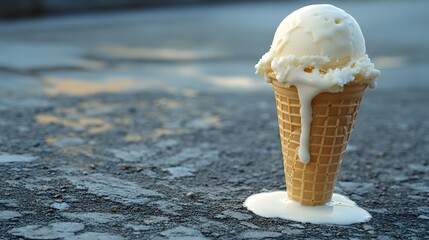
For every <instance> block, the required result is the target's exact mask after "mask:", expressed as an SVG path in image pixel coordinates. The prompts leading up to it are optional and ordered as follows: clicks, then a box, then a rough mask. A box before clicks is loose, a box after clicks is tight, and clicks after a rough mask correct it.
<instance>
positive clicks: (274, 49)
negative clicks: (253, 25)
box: [256, 4, 379, 92]
mask: <svg viewBox="0 0 429 240" xmlns="http://www.w3.org/2000/svg"><path fill="white" fill-rule="evenodd" d="M365 52H366V49H365V39H364V37H363V34H362V31H361V29H360V27H359V24H358V23H357V22H356V20H355V19H354V18H353V17H352V16H351V15H349V14H348V13H346V12H345V11H344V10H342V9H340V8H337V7H335V6H332V5H329V4H318V5H309V6H306V7H303V8H300V9H298V10H296V11H295V12H293V13H291V14H290V15H289V16H287V17H286V18H285V19H284V20H283V21H282V22H281V23H280V25H279V27H278V28H277V31H276V33H275V35H274V40H273V42H272V45H271V48H270V51H268V52H267V53H266V54H265V55H264V56H263V57H262V58H261V60H260V61H259V62H258V64H257V65H256V69H257V73H259V74H260V75H263V76H264V77H265V79H266V80H267V81H272V80H273V78H275V79H276V80H278V81H280V82H285V83H286V84H291V85H296V83H297V82H307V83H308V84H312V83H313V84H316V85H319V86H317V87H318V88H320V89H321V90H322V91H331V92H336V91H339V90H341V88H342V86H343V85H344V84H346V83H348V82H350V81H353V80H355V79H357V78H359V79H360V80H361V81H365V82H367V83H368V84H369V85H370V86H374V85H375V78H376V77H378V75H379V71H378V70H376V69H375V68H374V65H373V64H372V63H371V61H370V60H369V58H368V56H367V55H366V54H365ZM273 75H274V76H273ZM358 75H359V77H356V76H358Z"/></svg>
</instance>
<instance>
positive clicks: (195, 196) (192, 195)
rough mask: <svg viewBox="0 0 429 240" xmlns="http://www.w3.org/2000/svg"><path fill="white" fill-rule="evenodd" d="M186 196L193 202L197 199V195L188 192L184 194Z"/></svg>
mask: <svg viewBox="0 0 429 240" xmlns="http://www.w3.org/2000/svg"><path fill="white" fill-rule="evenodd" d="M186 196H187V197H188V198H190V199H193V200H194V199H196V198H197V195H196V194H195V193H194V192H188V193H186Z"/></svg>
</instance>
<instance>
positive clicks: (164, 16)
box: [0, 0, 429, 95]
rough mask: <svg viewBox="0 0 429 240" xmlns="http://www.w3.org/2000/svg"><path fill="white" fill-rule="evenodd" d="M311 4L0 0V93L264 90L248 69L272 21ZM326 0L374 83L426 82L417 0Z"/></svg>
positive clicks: (422, 19) (423, 21)
mask: <svg viewBox="0 0 429 240" xmlns="http://www.w3.org/2000/svg"><path fill="white" fill-rule="evenodd" d="M226 2H228V3H226ZM316 2H317V1H210V0H188V1H179V0H164V1H141V0H140V1H139V0H126V1H116V0H109V1H83V0H78V1H54V0H16V1H12V0H6V1H1V3H0V5H1V7H0V9H1V10H0V17H1V18H2V20H1V21H0V49H1V55H0V76H2V77H1V78H0V81H1V84H2V86H3V87H2V89H1V90H0V91H3V92H5V91H15V90H16V89H20V90H25V88H26V87H29V88H30V89H31V92H32V93H34V92H37V91H41V92H43V93H45V94H46V93H47V94H59V93H64V94H72V95H73V94H92V93H96V92H98V91H101V92H104V91H108V92H111V91H124V90H136V89H142V88H145V89H150V88H154V89H157V90H170V91H177V90H178V89H179V90H180V89H182V90H183V89H188V88H192V89H194V88H195V89H208V88H209V89H212V90H214V89H218V88H220V89H230V90H234V89H236V88H237V87H240V88H242V89H246V90H256V89H258V90H259V89H265V90H266V89H269V86H267V85H264V83H263V81H262V79H260V78H259V77H256V76H254V75H253V73H254V69H253V66H254V64H255V63H256V62H257V61H258V59H259V58H260V56H261V55H262V54H263V53H264V52H266V51H267V50H268V49H269V46H270V43H271V40H272V37H273V34H274V32H275V29H276V27H277V25H278V24H279V23H280V21H281V20H282V19H283V18H284V17H285V16H287V15H288V14H289V13H291V12H292V11H293V10H295V9H297V8H299V7H302V6H304V5H307V4H311V3H316ZM327 2H329V3H332V4H335V5H337V6H338V7H340V8H343V9H345V10H346V11H347V12H349V13H350V14H351V15H352V16H354V17H355V18H356V20H357V21H358V22H359V24H360V26H361V28H362V31H363V33H364V36H365V38H366V43H367V52H368V54H369V56H370V57H371V59H372V60H373V61H374V62H375V63H376V66H377V67H378V68H380V69H381V70H382V72H383V74H382V77H381V78H380V80H379V86H380V87H387V88H389V87H395V88H396V87H399V86H400V87H407V88H409V87H421V86H422V85H424V86H426V85H427V81H425V76H427V75H428V73H429V67H427V64H428V57H427V56H428V55H429V50H428V49H429V37H428V36H429V33H428V31H427V26H426V25H427V23H429V17H428V15H427V14H426V12H427V10H428V9H429V4H428V3H427V1H327ZM6 79H7V80H6ZM12 79H13V80H16V81H10V80H12ZM404 79H406V80H405V81H404ZM33 80H35V81H33ZM94 81H95V83H92V82H94ZM100 81H104V82H103V83H102V85H100V84H101V83H100ZM88 82H91V84H89V83H88ZM97 82H98V83H97ZM88 84H89V85H88ZM36 85H37V86H36ZM77 88H81V90H77ZM89 88H91V89H92V90H89ZM83 89H86V90H83ZM78 91H82V92H80V93H78ZM15 93H16V92H15Z"/></svg>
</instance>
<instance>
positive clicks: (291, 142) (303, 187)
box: [272, 80, 367, 206]
mask: <svg viewBox="0 0 429 240" xmlns="http://www.w3.org/2000/svg"><path fill="white" fill-rule="evenodd" d="M272 84H273V88H274V91H275V97H276V105H277V114H278V122H279V131H280V138H281V144H282V152H283V161H284V171H285V176H286V187H287V193H288V197H289V199H292V200H294V201H297V202H299V203H301V204H302V205H305V206H317V205H322V204H325V203H327V202H329V201H330V200H331V198H332V194H333V192H334V187H335V182H336V179H337V175H338V172H339V169H340V165H341V160H342V158H343V154H344V152H345V150H346V146H347V143H348V141H349V137H350V134H351V132H352V130H353V127H354V123H355V119H356V116H357V113H358V110H359V105H360V102H361V99H362V96H363V94H364V93H365V91H366V89H367V85H365V84H347V85H345V86H344V91H342V92H338V93H327V92H325V93H321V94H319V95H317V96H316V97H315V98H314V99H313V101H312V109H313V120H312V124H311V134H310V136H311V137H310V155H311V158H310V162H308V163H306V164H304V163H302V162H301V161H300V160H299V157H298V149H299V145H300V144H299V143H300V135H301V116H300V101H299V97H298V93H297V90H296V88H295V87H294V86H291V87H287V86H285V85H284V83H279V82H278V81H277V80H273V81H272Z"/></svg>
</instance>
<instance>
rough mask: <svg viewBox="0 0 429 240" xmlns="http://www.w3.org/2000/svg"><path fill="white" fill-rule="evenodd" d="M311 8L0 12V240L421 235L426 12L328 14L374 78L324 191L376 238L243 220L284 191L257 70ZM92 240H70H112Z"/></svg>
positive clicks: (274, 130) (27, 8)
mask: <svg viewBox="0 0 429 240" xmlns="http://www.w3.org/2000/svg"><path fill="white" fill-rule="evenodd" d="M320 2H321V1H311V0H288V1H244V0H242V1H214V0H186V1H179V0H159V1H155V0H152V1H143V0H92V1H88V0H69V1H64V0H0V175H1V176H2V181H0V189H1V191H0V199H10V200H11V201H12V200H13V202H12V203H13V204H12V203H10V204H9V203H7V202H5V201H3V202H2V204H3V205H0V207H1V209H0V210H2V209H3V210H4V209H6V210H8V211H3V212H2V211H0V220H1V219H3V221H0V229H6V230H5V231H0V239H1V238H2V237H3V238H4V239H14V238H13V237H12V236H11V235H13V236H15V237H16V238H20V237H23V236H24V237H27V238H30V239H40V238H43V239H58V238H61V237H62V236H63V235H59V236H57V235H51V234H52V232H55V231H53V230H52V228H53V227H49V226H50V225H47V224H50V223H54V222H55V221H65V220H64V219H69V220H68V221H75V220H74V218H79V219H84V220H83V221H86V222H85V224H86V225H88V226H92V224H93V222H96V223H102V224H100V225H97V226H95V227H89V228H85V231H87V230H89V231H95V232H109V233H111V234H120V235H121V236H131V235H132V236H131V237H130V239H142V238H143V239H146V238H148V239H162V238H159V237H160V236H166V238H168V237H169V236H172V237H173V238H174V237H177V236H176V235H175V232H173V233H170V232H169V231H170V230H168V229H171V228H175V227H177V226H181V225H183V226H187V227H189V228H185V230H187V231H188V233H189V232H190V233H192V234H193V235H192V236H193V237H195V236H196V237H199V236H202V235H203V234H204V235H205V236H208V237H209V238H212V239H216V238H219V237H220V238H222V236H223V235H221V234H224V233H225V234H226V235H225V238H231V239H240V238H246V236H252V235H254V231H264V232H262V233H255V234H256V235H257V236H259V237H260V239H262V238H276V237H279V236H281V235H282V234H283V233H285V234H297V236H298V235H300V236H301V237H299V236H298V237H294V236H291V238H297V239H299V238H309V237H313V238H314V239H320V238H321V236H322V234H323V236H325V238H326V239H333V238H345V237H350V238H357V239H362V238H374V237H376V236H377V234H380V239H401V238H410V239H414V238H415V239H421V238H424V237H427V236H426V235H427V219H429V216H428V215H429V211H428V208H427V203H428V202H427V200H428V197H427V196H428V193H429V187H428V186H429V184H428V182H429V178H428V177H429V174H428V173H429V159H428V155H429V148H428V146H429V121H428V119H429V111H428V110H427V103H428V102H429V95H428V94H427V93H428V90H429V81H428V76H429V57H428V56H429V31H428V30H429V14H428V13H429V1H427V0H414V1H409V0H404V1H400V0H375V1H369V0H367V1H358V0H349V1H323V2H324V3H331V4H334V5H336V6H338V7H340V8H342V9H344V10H345V11H346V12H348V13H350V14H351V15H352V16H353V17H354V18H355V19H356V20H357V22H358V23H359V24H360V26H361V29H362V31H363V34H364V36H365V39H366V46H367V53H368V55H369V56H370V58H371V60H372V61H373V62H374V63H375V65H376V67H377V68H378V69H380V70H381V77H380V78H379V79H378V86H377V88H376V89H374V90H370V91H367V94H366V95H365V98H364V100H363V102H362V105H361V108H360V112H359V117H358V120H357V125H356V127H355V131H354V132H353V136H352V140H351V141H350V143H349V145H348V148H347V150H346V151H347V154H346V158H347V159H346V160H347V161H344V163H343V164H342V170H341V172H340V176H339V181H338V187H339V188H338V189H337V188H336V190H335V191H336V192H340V193H345V194H346V195H348V196H350V197H351V198H352V199H353V200H354V201H357V202H358V204H359V205H361V206H363V207H364V208H365V209H368V210H369V211H370V212H371V214H373V216H374V220H372V221H371V222H370V223H368V224H371V225H372V226H371V225H367V227H365V225H363V227H362V225H361V224H357V225H353V226H350V227H347V228H344V227H341V228H335V227H333V226H329V227H326V228H322V227H321V226H320V225H314V226H310V225H305V227H304V226H301V225H299V224H298V225H297V224H285V222H284V221H280V220H271V219H270V220H264V219H261V218H256V217H252V216H251V215H250V213H249V212H248V211H247V210H246V209H244V208H243V207H242V202H243V201H244V199H245V198H246V197H248V196H249V195H250V194H253V193H255V192H259V191H265V190H267V189H269V190H274V189H275V190H284V189H285V182H284V175H283V170H282V169H283V166H282V161H281V159H282V157H281V147H280V142H279V139H278V136H279V135H278V125H277V116H276V108H275V102H274V96H273V91H272V88H271V86H270V84H267V83H265V81H264V80H263V78H262V77H260V76H256V75H255V73H254V72H255V69H254V65H255V64H256V63H257V62H258V60H259V59H260V57H261V56H262V55H263V54H264V53H265V52H267V51H268V50H269V48H270V44H271V41H272V38H273V35H274V32H275V30H276V28H277V26H278V25H279V23H280V22H281V21H282V20H283V19H284V18H285V17H286V16H287V15H288V14H290V13H291V12H293V11H294V10H296V9H298V8H300V7H303V6H305V5H308V4H313V3H320ZM14 199H15V200H14ZM106 199H107V200H106ZM6 203H7V204H9V205H10V206H11V207H7V206H8V205H6ZM57 203H61V205H58V204H57ZM0 204H1V203H0ZM16 206H19V207H16ZM398 206H399V207H398ZM11 209H12V210H13V211H15V212H12V213H13V214H12V213H11V211H9V210H11ZM21 210H22V211H21ZM24 210H25V211H24ZM68 211H69V212H68ZM94 211H96V212H99V213H100V214H95V215H94V214H93V215H91V214H90V215H88V214H87V213H88V212H89V213H91V212H94ZM5 212H6V213H7V214H8V215H9V217H4V216H5V215H4V214H5ZM113 213H114V214H113ZM221 213H222V214H223V215H222V214H221ZM1 214H3V215H1ZM11 214H12V215H11ZM70 214H71V215H70ZM118 214H122V215H118ZM148 215H153V217H154V218H153V219H158V220H156V221H155V220H153V221H152V220H150V219H151V217H150V216H148ZM20 216H23V217H21V218H19V220H18V221H12V220H10V219H17V218H18V217H20ZM76 216H77V217H76ZM89 216H94V217H92V218H90V217H89ZM99 216H101V218H102V220H99V218H100V217H99ZM103 216H106V217H103ZM118 216H119V217H121V216H123V218H118ZM159 217H161V220H159V219H160V218H159ZM70 219H71V220H70ZM85 219H86V220H85ZM88 219H89V220H88ZM103 219H105V220H103ZM114 219H119V220H114ZM124 219H126V221H125V220H124ZM115 221H116V222H115ZM245 221H246V222H245ZM247 221H249V222H247ZM423 221H426V222H423ZM105 223H106V224H105ZM122 223H124V224H127V225H128V223H131V224H135V226H131V228H134V230H132V229H130V226H127V225H123V224H122ZM141 224H145V225H141ZM38 226H45V227H43V228H42V227H41V228H38ZM68 226H69V225H67V224H66V225H64V228H70V227H68ZM183 226H182V227H180V228H179V230H180V231H182V232H183V231H184V230H183ZM190 227H192V228H191V229H190ZM58 228H60V225H59V226H58ZM193 228H195V230H193ZM304 228H305V229H304ZM31 229H33V231H30V230H31ZM82 229H83V227H82ZM136 229H137V230H136ZM39 230H40V231H39ZM42 230H44V231H45V232H44V233H43V234H44V235H43V234H42V233H41V231H42ZM54 230H55V229H54ZM167 230H168V231H167ZM176 230H177V229H176ZM304 230H305V231H304ZM56 231H59V234H61V233H63V232H65V233H68V232H67V231H69V230H67V231H66V230H63V229H59V230H58V229H57V230H56ZM76 231H78V232H77V233H76V234H81V233H80V232H79V231H81V228H79V229H78V230H76ZM200 231H201V232H200ZM245 231H252V232H250V233H249V234H248V233H246V232H245ZM267 231H268V232H267ZM158 233H161V235H160V234H158ZM242 233H243V234H244V235H240V234H242ZM7 234H9V235H7ZM54 234H55V233H54ZM70 234H72V235H73V234H74V233H70ZM83 234H84V233H82V235H83ZM89 234H94V233H89ZM151 234H152V235H151ZM264 234H265V235H264ZM266 234H268V235H266ZM273 234H274V235H273ZM359 234H360V235H359ZM185 235H186V232H185ZM383 235H385V236H383ZM52 236H54V237H52ZM67 236H68V235H67ZM76 236H78V235H76ZM79 236H80V235H79ZM90 236H93V237H88V238H84V237H83V236H82V238H80V237H79V239H107V237H106V236H105V235H101V236H100V237H97V238H96V237H94V236H95V235H90ZM187 236H188V237H189V235H187ZM283 236H286V235H284V234H283ZM287 236H289V235H287ZM353 236H354V237H353ZM364 236H366V237H364ZM109 239H123V238H109ZM183 239H187V237H186V236H185V237H183ZM198 239H200V238H198Z"/></svg>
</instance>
